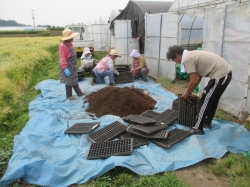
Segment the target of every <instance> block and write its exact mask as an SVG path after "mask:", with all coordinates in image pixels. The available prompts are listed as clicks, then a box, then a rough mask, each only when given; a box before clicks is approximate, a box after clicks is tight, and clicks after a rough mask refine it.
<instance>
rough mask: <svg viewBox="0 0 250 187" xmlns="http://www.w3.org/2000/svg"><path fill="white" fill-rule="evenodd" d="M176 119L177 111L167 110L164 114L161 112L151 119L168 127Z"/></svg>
mask: <svg viewBox="0 0 250 187" xmlns="http://www.w3.org/2000/svg"><path fill="white" fill-rule="evenodd" d="M177 118H178V112H177V111H175V110H170V109H167V110H165V111H164V112H162V113H161V114H159V115H157V116H155V117H154V118H153V119H155V120H157V121H158V122H161V123H162V124H165V125H167V126H169V125H170V124H171V123H172V122H173V121H175V120H176V119H177Z"/></svg>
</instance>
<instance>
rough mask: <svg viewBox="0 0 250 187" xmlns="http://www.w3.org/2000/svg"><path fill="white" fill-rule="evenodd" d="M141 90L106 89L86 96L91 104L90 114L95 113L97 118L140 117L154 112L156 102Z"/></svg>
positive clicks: (126, 88) (109, 87)
mask: <svg viewBox="0 0 250 187" xmlns="http://www.w3.org/2000/svg"><path fill="white" fill-rule="evenodd" d="M143 92H144V91H143V90H142V89H139V88H129V87H125V88H118V87H113V86H108V87H105V88H103V89H101V90H99V91H98V92H95V93H93V94H91V95H88V96H86V98H87V102H89V109H88V110H87V111H88V112H92V113H95V114H96V116H97V117H100V116H103V115H107V114H112V115H116V116H120V117H123V116H127V115H129V114H133V115H140V114H141V113H143V112H145V111H146V110H152V109H153V108H154V105H155V104H156V101H155V100H154V99H153V98H152V97H150V96H149V95H147V94H144V93H143Z"/></svg>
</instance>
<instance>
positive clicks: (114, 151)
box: [87, 138, 133, 159]
mask: <svg viewBox="0 0 250 187" xmlns="http://www.w3.org/2000/svg"><path fill="white" fill-rule="evenodd" d="M132 152H133V139H132V138H126V139H121V140H112V141H106V142H97V143H92V144H91V145H90V148H89V150H88V153H87V159H97V158H105V157H109V156H112V155H128V154H131V153H132Z"/></svg>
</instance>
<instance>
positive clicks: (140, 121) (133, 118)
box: [122, 115, 156, 125]
mask: <svg viewBox="0 0 250 187" xmlns="http://www.w3.org/2000/svg"><path fill="white" fill-rule="evenodd" d="M122 119H123V121H125V122H128V123H131V124H135V125H153V124H155V122H156V120H153V119H151V118H148V117H144V116H139V115H128V116H124V117H123V118H122Z"/></svg>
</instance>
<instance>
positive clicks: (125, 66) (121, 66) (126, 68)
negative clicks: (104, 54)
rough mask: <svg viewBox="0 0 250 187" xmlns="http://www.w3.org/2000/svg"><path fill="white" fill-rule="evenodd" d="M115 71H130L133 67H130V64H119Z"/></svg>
mask: <svg viewBox="0 0 250 187" xmlns="http://www.w3.org/2000/svg"><path fill="white" fill-rule="evenodd" d="M115 69H116V70H117V71H118V72H125V71H130V69H131V65H128V64H119V65H115Z"/></svg>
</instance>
